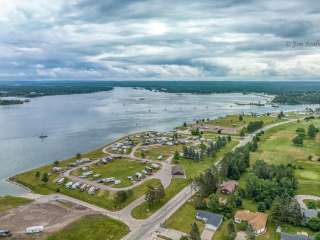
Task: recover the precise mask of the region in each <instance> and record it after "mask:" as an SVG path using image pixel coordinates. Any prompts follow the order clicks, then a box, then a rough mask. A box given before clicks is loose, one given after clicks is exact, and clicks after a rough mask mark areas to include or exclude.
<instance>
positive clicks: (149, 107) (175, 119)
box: [0, 88, 305, 195]
mask: <svg viewBox="0 0 320 240" xmlns="http://www.w3.org/2000/svg"><path fill="white" fill-rule="evenodd" d="M268 99H270V97H268V96H262V95H255V94H248V95H243V94H240V93H232V94H207V95H196V94H173V93H164V92H154V91H148V90H143V89H133V88H115V89H114V90H112V91H109V92H99V93H92V94H77V95H62V96H47V97H40V98H35V99H32V101H31V102H30V103H26V104H23V105H14V106H0V126H1V130H0V164H1V165H0V166H1V167H0V179H1V181H0V195H5V194H20V193H23V192H24V191H25V190H24V189H22V188H20V187H18V186H15V185H13V184H10V183H8V182H6V181H5V179H7V178H8V177H9V176H12V175H14V174H16V173H19V172H22V171H26V170H28V169H32V168H35V167H37V166H41V165H44V164H47V163H50V162H53V161H54V160H61V159H65V158H68V157H70V156H73V155H75V154H76V153H79V152H85V151H89V150H92V149H95V148H97V147H100V146H102V145H104V144H107V143H109V142H111V141H113V140H115V139H116V138H118V137H120V136H123V135H125V134H128V133H133V132H137V131H144V130H159V131H166V130H171V129H172V128H173V127H175V126H178V125H181V124H182V123H183V122H184V121H192V120H194V119H201V118H207V117H210V118H216V117H219V116H224V115H226V114H230V113H241V112H256V113H264V112H272V111H280V110H284V111H292V110H303V109H304V108H305V106H302V105H298V106H280V108H278V109H274V108H272V107H271V106H263V107H258V106H249V105H237V104H236V103H238V102H240V103H250V102H259V101H260V102H261V103H264V102H266V101H267V100H268ZM42 133H43V134H46V135H48V138H46V139H44V140H41V139H39V137H38V136H39V135H40V134H42Z"/></svg>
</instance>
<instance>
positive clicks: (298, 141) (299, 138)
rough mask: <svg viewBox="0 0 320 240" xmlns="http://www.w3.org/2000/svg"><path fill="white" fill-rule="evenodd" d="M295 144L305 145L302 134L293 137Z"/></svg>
mask: <svg viewBox="0 0 320 240" xmlns="http://www.w3.org/2000/svg"><path fill="white" fill-rule="evenodd" d="M292 142H293V144H294V145H297V146H302V145H303V137H302V136H301V135H297V136H295V137H294V138H293V139H292Z"/></svg>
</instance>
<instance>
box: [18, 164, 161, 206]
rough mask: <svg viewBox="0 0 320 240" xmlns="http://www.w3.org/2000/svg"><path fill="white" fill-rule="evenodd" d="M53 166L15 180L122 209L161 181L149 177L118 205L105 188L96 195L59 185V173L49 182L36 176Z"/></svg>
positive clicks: (38, 190) (45, 191)
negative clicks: (150, 186) (57, 181)
mask: <svg viewBox="0 0 320 240" xmlns="http://www.w3.org/2000/svg"><path fill="white" fill-rule="evenodd" d="M51 168H52V166H45V167H41V168H38V169H34V170H32V171H29V172H25V173H22V174H19V175H17V176H15V177H14V178H15V181H17V182H19V183H21V184H23V185H25V186H27V187H29V188H30V189H31V190H32V191H34V192H36V193H40V194H51V193H55V192H56V191H57V190H58V191H59V192H60V193H62V194H65V195H68V196H70V197H74V198H77V199H79V200H82V201H85V202H88V203H91V204H95V205H97V206H100V207H102V208H106V209H109V210H115V209H121V208H123V207H125V206H127V205H128V204H129V203H131V202H132V201H134V200H135V199H137V198H139V197H140V196H142V195H143V194H144V193H145V191H146V190H147V185H148V184H149V185H150V184H151V185H153V184H157V183H159V180H158V179H149V180H147V181H146V182H144V183H142V184H141V185H139V186H137V187H135V188H133V189H132V195H131V196H130V197H129V198H128V199H127V200H126V201H125V202H124V203H123V204H121V205H120V206H116V205H115V202H114V195H113V193H111V192H108V191H105V190H99V191H97V192H96V194H94V195H89V194H88V193H87V192H81V191H80V190H72V189H66V188H65V187H64V186H63V185H57V184H55V183H54V181H55V179H56V178H57V177H58V174H52V175H51V176H50V177H49V182H48V183H44V182H42V181H41V177H39V178H37V177H36V176H35V174H36V172H37V171H39V172H40V174H42V173H44V172H47V173H48V172H50V170H51Z"/></svg>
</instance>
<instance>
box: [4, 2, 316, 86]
mask: <svg viewBox="0 0 320 240" xmlns="http://www.w3.org/2000/svg"><path fill="white" fill-rule="evenodd" d="M3 1H4V3H3V4H2V5H3V7H2V8H1V9H0V80H10V79H17V80H19V79H88V80H89V79H106V80H108V79H154V78H156V79H162V78H163V79H170V78H172V79H192V78H196V79H215V78H232V79H237V78H239V79H259V78H261V79H265V78H267V77H270V78H279V79H291V78H292V77H294V78H301V79H304V78H305V79H311V78H318V77H319V76H320V66H319V64H318V62H319V61H320V46H318V47H304V48H292V47H288V46H287V42H288V41H302V42H303V41H317V40H319V39H320V31H319V26H318V23H319V22H320V15H319V14H317V13H318V12H319V10H320V3H317V2H316V1H312V0H306V1H303V2H302V1H299V0H293V1H290V2H288V1H284V0H283V1H281V0H280V1H279V0H270V1H262V0H256V1H253V0H225V1H211V0H200V1H191V0H176V1H171V0H162V1H160V0H148V1H147V0H73V1H64V0H55V1H53V0H52V1H46V2H43V1H40V0H33V1H28V2H21V1H19V0H3Z"/></svg>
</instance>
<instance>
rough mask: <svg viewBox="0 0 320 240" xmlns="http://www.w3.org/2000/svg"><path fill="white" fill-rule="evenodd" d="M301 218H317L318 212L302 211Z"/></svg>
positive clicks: (312, 210)
mask: <svg viewBox="0 0 320 240" xmlns="http://www.w3.org/2000/svg"><path fill="white" fill-rule="evenodd" d="M303 216H304V217H306V218H313V217H317V216H318V210H315V209H304V210H303Z"/></svg>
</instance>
